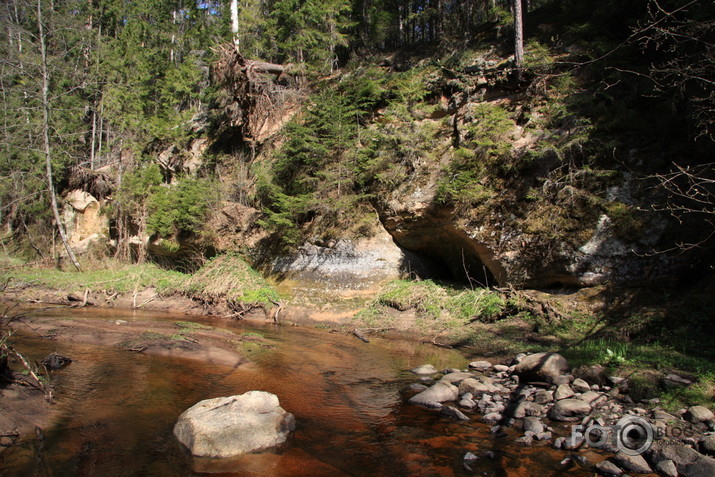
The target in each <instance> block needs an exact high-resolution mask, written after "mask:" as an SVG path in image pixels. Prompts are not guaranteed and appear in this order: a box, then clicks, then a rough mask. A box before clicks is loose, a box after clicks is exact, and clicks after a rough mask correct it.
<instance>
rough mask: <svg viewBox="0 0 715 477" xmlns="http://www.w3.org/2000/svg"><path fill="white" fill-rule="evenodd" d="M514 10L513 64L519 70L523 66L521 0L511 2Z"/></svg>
mask: <svg viewBox="0 0 715 477" xmlns="http://www.w3.org/2000/svg"><path fill="white" fill-rule="evenodd" d="M513 9H514V64H515V65H516V67H517V68H519V69H521V68H522V67H523V66H524V17H523V14H522V9H521V0H513Z"/></svg>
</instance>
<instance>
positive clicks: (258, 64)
mask: <svg viewBox="0 0 715 477" xmlns="http://www.w3.org/2000/svg"><path fill="white" fill-rule="evenodd" d="M245 62H246V69H250V70H253V71H256V72H258V73H267V74H272V75H276V76H280V75H282V74H283V73H285V71H286V67H285V66H283V65H278V64H275V63H266V62H265V61H256V60H245Z"/></svg>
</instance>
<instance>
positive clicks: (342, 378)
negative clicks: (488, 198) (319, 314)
mask: <svg viewBox="0 0 715 477" xmlns="http://www.w3.org/2000/svg"><path fill="white" fill-rule="evenodd" d="M53 313H56V315H57V316H58V317H61V318H67V317H68V316H70V313H71V312H68V311H66V310H61V311H55V312H53ZM92 316H93V319H96V320H118V319H121V320H127V321H131V320H142V321H146V320H149V319H151V320H156V321H164V320H169V321H178V320H182V321H186V320H187V317H186V316H184V315H181V316H173V315H166V314H148V313H122V312H116V311H104V312H93V315H92ZM82 318H83V319H86V318H87V314H86V313H83V314H82ZM190 320H193V321H196V322H199V323H202V324H204V325H210V326H214V327H217V328H223V329H228V330H230V331H231V332H233V333H235V334H236V335H237V338H238V337H240V336H244V338H245V336H255V337H257V335H261V336H262V337H263V338H264V339H263V340H257V341H251V340H249V341H245V342H244V343H243V344H239V345H238V346H240V347H241V348H242V352H243V353H244V354H245V355H246V356H247V357H248V359H249V360H250V363H249V364H246V365H240V366H239V367H237V368H228V367H222V366H216V365H207V364H205V363H202V362H199V361H193V360H188V359H178V358H169V357H159V356H147V355H144V354H142V353H133V352H128V351H121V350H117V349H114V348H108V347H102V346H88V345H82V344H76V343H65V342H61V341H49V340H45V339H41V338H39V337H33V336H32V334H23V336H22V337H21V343H22V346H20V350H21V351H23V352H24V353H26V354H27V355H28V356H29V357H30V358H32V359H35V360H41V359H42V358H43V357H44V356H46V355H47V354H49V353H51V352H58V353H60V354H63V355H65V356H68V357H70V358H72V359H73V360H74V361H73V362H72V364H70V365H69V366H68V367H67V368H65V369H63V370H60V371H57V372H55V373H54V374H53V382H54V385H55V395H56V404H55V406H56V408H57V411H58V412H59V415H60V418H59V419H58V420H57V421H56V422H55V424H54V425H53V427H51V428H47V429H45V430H44V434H45V438H44V440H41V441H40V440H37V439H34V438H32V437H29V438H27V439H25V440H24V441H23V442H22V443H21V444H20V445H19V446H16V447H13V448H10V449H8V450H7V451H5V452H4V453H3V454H0V476H32V475H36V476H58V477H59V476H124V475H126V476H192V475H206V474H212V475H225V476H229V475H231V476H250V475H261V476H341V475H353V476H368V475H369V476H397V475H415V476H432V475H440V476H451V475H488V476H492V475H493V476H507V475H508V476H531V475H534V476H549V475H592V474H591V473H589V472H588V471H587V470H586V469H581V468H579V467H578V466H575V467H574V466H573V465H571V466H570V467H566V466H564V465H562V464H560V461H561V460H562V459H564V458H565V457H566V456H567V454H566V453H564V452H560V451H556V450H553V449H551V448H550V447H549V446H548V445H546V444H543V445H542V444H538V445H535V446H533V447H524V446H522V445H519V444H516V443H514V440H515V439H516V438H517V437H518V436H519V435H520V434H518V433H517V431H515V430H507V435H505V436H500V437H496V436H494V435H492V434H491V433H490V429H489V426H488V425H486V424H483V423H480V422H479V416H478V415H473V419H472V420H471V421H469V422H466V423H460V422H456V421H451V420H450V419H448V418H446V417H444V416H441V415H440V414H439V413H437V412H434V411H429V410H426V409H422V408H419V407H417V406H413V405H410V404H407V403H406V399H407V397H409V394H406V393H405V389H406V388H407V386H409V384H410V383H413V382H416V381H418V379H417V378H416V377H415V376H414V375H413V374H412V373H410V372H409V371H406V370H409V369H411V368H413V367H415V366H417V365H420V364H424V363H432V364H433V365H435V366H436V367H437V368H438V369H443V368H446V367H458V368H463V367H465V366H466V364H467V360H466V359H465V358H464V357H463V356H462V355H460V354H459V353H458V352H456V351H453V350H445V349H440V348H436V347H434V346H431V345H420V344H416V343H412V342H406V341H395V340H384V339H380V338H375V339H372V341H371V342H370V343H363V342H361V341H359V340H357V339H356V338H354V337H353V336H348V335H343V334H337V333H329V332H327V331H325V330H318V329H310V328H303V327H274V326H259V325H255V324H247V323H244V322H229V321H225V320H219V319H211V318H197V317H192V318H190ZM246 334H248V335H246ZM250 390H263V391H269V392H272V393H274V394H276V395H277V396H278V397H279V399H280V402H281V406H282V407H283V408H284V409H286V410H287V411H288V412H291V413H293V414H294V415H295V416H296V421H297V430H296V432H295V433H294V434H292V435H291V437H289V440H288V442H287V443H286V444H284V445H283V446H282V447H280V448H277V449H274V450H272V451H270V452H264V453H260V454H253V455H246V456H243V457H241V458H237V459H232V460H218V461H214V460H210V459H193V458H191V457H190V456H189V455H188V453H187V452H186V451H185V450H184V449H183V448H182V447H181V445H180V444H179V443H178V442H177V441H176V439H175V438H174V436H173V434H172V427H173V425H174V422H175V421H176V418H177V417H178V416H179V414H181V412H183V411H184V410H185V409H186V408H188V407H190V406H192V405H193V404H195V403H196V402H198V401H200V400H202V399H208V398H213V397H217V396H229V395H234V394H241V393H244V392H246V391H250ZM467 451H471V452H473V453H474V454H476V455H477V456H480V459H479V461H478V462H477V464H475V466H474V467H475V473H474V474H470V473H468V472H466V471H465V470H464V468H463V466H462V458H463V456H464V454H465V452H467ZM488 451H491V453H493V457H487V456H485V454H487V453H488Z"/></svg>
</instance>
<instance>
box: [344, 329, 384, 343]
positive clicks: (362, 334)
mask: <svg viewBox="0 0 715 477" xmlns="http://www.w3.org/2000/svg"><path fill="white" fill-rule="evenodd" d="M394 329H395V328H355V329H354V330H352V331H351V333H352V334H353V335H355V337H356V338H358V339H359V340H361V341H364V342H365V343H369V342H370V340H369V339H367V337H366V336H365V333H381V332H384V331H390V330H394Z"/></svg>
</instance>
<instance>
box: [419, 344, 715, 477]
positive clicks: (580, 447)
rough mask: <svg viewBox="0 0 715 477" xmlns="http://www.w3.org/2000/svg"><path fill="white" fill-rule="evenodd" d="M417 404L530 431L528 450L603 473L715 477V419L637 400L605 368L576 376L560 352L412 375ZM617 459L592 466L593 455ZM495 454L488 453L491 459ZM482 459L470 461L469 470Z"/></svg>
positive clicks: (698, 410)
mask: <svg viewBox="0 0 715 477" xmlns="http://www.w3.org/2000/svg"><path fill="white" fill-rule="evenodd" d="M411 371H412V372H413V373H414V374H415V375H417V376H419V381H418V382H416V383H413V384H412V385H411V386H410V391H411V393H413V395H412V396H411V397H410V398H409V402H410V403H412V404H415V405H420V406H424V407H427V408H430V409H434V410H435V411H436V412H440V413H441V414H442V415H444V417H445V419H456V420H462V421H468V420H471V419H479V420H481V421H483V422H485V423H487V424H489V425H491V426H492V427H491V432H492V433H494V434H501V433H503V432H504V431H505V428H507V427H513V428H516V429H520V430H521V431H523V435H522V436H521V437H519V438H518V439H517V442H519V443H521V444H523V445H524V446H539V445H543V446H553V447H555V448H557V449H563V450H567V451H570V452H572V454H570V455H569V456H568V457H567V458H566V459H565V461H566V460H569V459H570V460H574V461H578V462H579V464H580V465H591V466H593V469H594V471H597V472H598V473H600V474H603V475H624V474H626V473H636V474H659V475H663V476H668V477H677V476H684V477H711V476H713V475H715V458H713V456H715V416H714V415H713V413H712V411H710V410H709V409H707V408H705V407H703V406H693V407H690V408H689V409H681V410H679V411H678V412H675V413H673V414H671V413H668V412H666V411H665V410H664V409H663V408H661V407H660V406H658V404H659V401H658V400H657V399H655V400H649V401H646V402H634V401H633V399H631V397H630V396H629V394H628V387H629V380H628V378H624V377H619V376H610V375H608V373H607V372H606V370H605V369H604V368H602V367H600V366H593V367H590V368H586V369H582V370H577V371H573V370H571V369H570V368H569V365H568V362H567V361H566V359H565V358H563V356H561V355H559V354H556V353H536V354H532V355H525V354H520V355H517V356H516V357H515V358H514V360H513V361H512V362H510V363H508V364H492V363H491V362H488V361H474V362H472V363H470V364H469V367H468V368H467V369H462V370H460V369H445V370H441V371H439V370H437V369H435V367H434V366H432V365H430V364H425V365H422V366H418V367H416V368H414V369H412V370H411ZM589 448H591V449H598V450H600V451H604V452H606V453H608V454H609V455H610V457H608V458H607V459H605V460H601V461H600V462H589V461H588V458H587V457H586V455H587V454H586V453H585V452H582V451H586V450H587V449H589ZM487 454H488V453H487ZM481 458H489V455H486V454H485V455H484V456H479V455H477V454H475V453H473V452H472V451H467V452H466V453H465V455H464V462H463V465H464V468H465V469H466V470H468V471H472V470H474V469H477V468H478V466H479V464H478V462H479V460H480V459H481Z"/></svg>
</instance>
